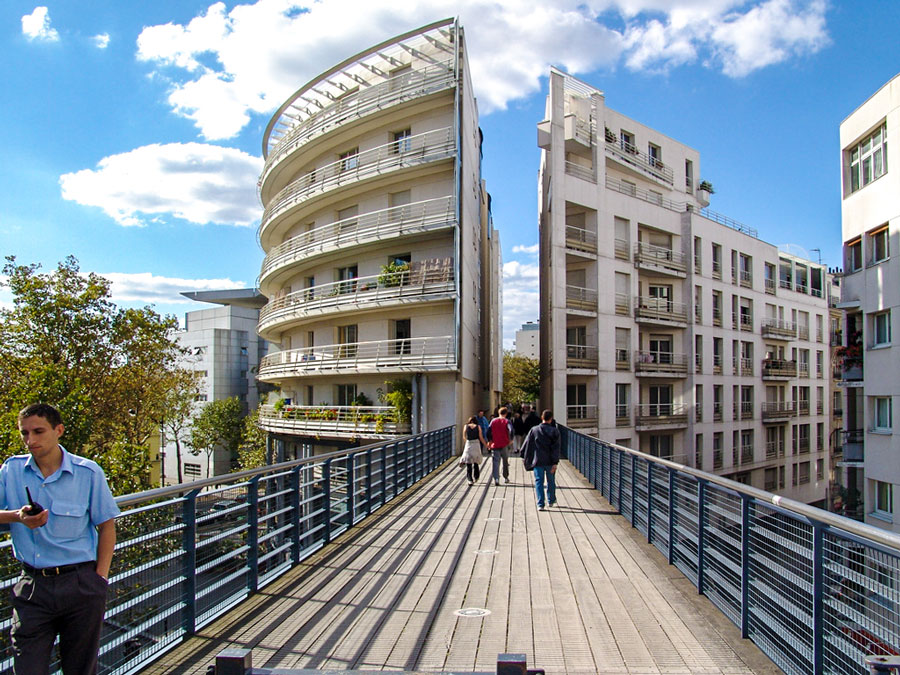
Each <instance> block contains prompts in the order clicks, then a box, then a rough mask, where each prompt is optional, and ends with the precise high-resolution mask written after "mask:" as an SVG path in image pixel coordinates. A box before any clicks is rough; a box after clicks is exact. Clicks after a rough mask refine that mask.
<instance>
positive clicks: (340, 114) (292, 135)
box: [259, 59, 456, 186]
mask: <svg viewBox="0 0 900 675" xmlns="http://www.w3.org/2000/svg"><path fill="white" fill-rule="evenodd" d="M455 86H456V74H455V73H454V69H453V60H452V59H447V60H445V61H442V62H439V63H435V64H432V65H429V66H427V67H425V68H420V69H417V70H411V71H409V72H406V73H403V74H402V75H400V76H397V77H392V78H389V79H386V80H384V81H383V82H379V83H377V84H371V85H368V86H367V87H366V88H365V89H360V90H359V91H356V92H353V93H349V94H346V95H344V96H341V97H339V98H338V99H337V100H335V101H333V102H332V103H331V104H330V105H325V106H324V107H323V108H321V109H320V108H319V107H318V106H319V105H322V104H321V103H317V104H316V105H315V106H307V108H306V112H307V114H309V116H308V117H306V118H305V119H303V120H302V121H300V122H299V123H296V124H294V125H293V126H291V127H289V128H287V130H286V131H284V133H283V134H281V133H279V132H280V130H279V129H275V130H273V134H272V136H271V137H270V138H269V139H268V142H269V148H268V152H267V154H266V162H265V164H264V165H263V170H262V174H261V176H260V179H259V183H260V186H263V185H265V182H266V179H267V178H268V177H269V174H270V173H271V171H272V169H273V168H274V167H275V166H276V165H277V164H279V163H281V162H282V161H283V160H285V159H287V158H288V157H290V156H291V155H292V154H293V153H295V152H296V151H297V150H298V149H300V148H301V147H303V145H304V144H306V143H308V142H309V141H311V140H313V139H314V138H317V137H319V136H322V135H323V134H325V133H327V132H329V131H331V130H332V129H334V128H337V127H340V126H343V125H346V124H348V123H350V122H354V121H356V120H360V119H362V118H364V117H367V116H369V115H373V114H376V113H380V112H383V111H385V110H387V109H389V108H392V107H394V106H397V105H399V104H401V103H405V102H407V101H410V100H414V99H421V98H424V97H426V96H430V95H432V94H435V93H437V92H440V91H444V90H448V89H452V88H453V87H455ZM282 124H284V123H283V122H282Z"/></svg>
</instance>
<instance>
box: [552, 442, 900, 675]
mask: <svg viewBox="0 0 900 675" xmlns="http://www.w3.org/2000/svg"><path fill="white" fill-rule="evenodd" d="M561 432H562V447H563V452H564V454H565V456H567V458H568V459H569V460H570V461H571V462H572V463H573V465H574V466H575V467H576V468H577V469H579V470H580V471H581V472H582V473H583V474H584V475H585V477H586V478H587V479H588V481H590V482H591V483H592V484H593V485H594V486H595V487H596V488H597V489H598V490H600V492H601V494H602V495H603V496H604V497H605V498H606V499H607V500H608V501H609V502H610V504H612V506H613V507H615V508H617V509H618V511H619V513H620V514H621V515H623V516H624V517H626V518H627V519H628V520H629V521H630V522H631V524H632V525H633V526H634V527H635V528H637V529H638V530H639V531H640V532H641V533H642V534H644V535H645V536H646V537H647V541H648V542H649V543H651V544H653V545H654V546H656V547H657V549H659V551H660V552H661V553H662V554H663V555H665V556H666V557H667V558H668V560H669V563H670V564H672V565H674V566H675V567H677V568H678V569H679V570H680V571H681V572H682V573H683V574H684V575H685V577H687V578H688V579H689V580H690V581H691V582H692V583H693V584H694V585H695V586H696V587H697V589H698V590H699V591H700V593H702V594H704V595H706V596H707V597H708V598H709V600H710V601H711V602H712V603H713V604H714V605H715V606H716V607H718V609H719V610H720V611H722V612H723V613H724V614H725V616H727V617H728V618H729V619H730V620H731V621H733V622H734V623H735V624H736V625H737V626H738V627H739V628H740V630H741V635H742V637H744V638H748V639H750V640H752V641H753V642H754V643H755V644H756V645H757V646H758V647H759V648H760V649H761V650H762V651H763V652H764V653H765V654H766V655H767V656H768V657H769V658H770V659H772V661H773V662H774V663H775V664H776V665H777V666H778V667H779V668H781V669H782V670H783V671H784V672H786V673H789V674H791V675H795V674H796V675H803V674H806V673H841V674H842V675H843V674H852V673H858V674H859V675H864V674H865V673H868V672H869V670H868V668H867V667H866V665H865V657H866V655H867V654H900V607H898V603H897V591H896V589H895V581H894V580H895V579H896V578H897V577H898V575H900V537H898V536H897V535H894V534H891V533H889V532H886V531H884V530H879V529H877V528H874V527H870V526H867V525H864V524H862V523H858V522H855V521H853V520H850V519H848V518H844V517H842V516H837V515H834V514H831V513H828V512H826V511H822V510H820V509H816V508H814V507H811V506H807V505H805V504H801V503H799V502H795V501H792V500H789V499H785V498H783V497H778V496H775V495H773V494H771V493H769V492H764V491H763V490H759V489H756V488H753V487H750V486H747V485H742V484H740V483H737V482H735V481H731V480H728V479H726V478H722V477H719V476H716V475H714V474H709V473H704V472H702V471H698V470H696V469H692V468H690V467H687V466H683V465H680V464H675V463H672V462H667V461H665V460H662V459H658V458H654V457H651V456H649V455H646V454H643V453H640V452H636V451H634V450H631V449H629V448H624V447H622V446H617V445H613V444H611V443H607V442H604V441H600V440H598V439H596V438H591V437H589V436H585V435H583V434H579V433H577V432H575V431H572V430H571V429H568V428H565V427H562V428H561Z"/></svg>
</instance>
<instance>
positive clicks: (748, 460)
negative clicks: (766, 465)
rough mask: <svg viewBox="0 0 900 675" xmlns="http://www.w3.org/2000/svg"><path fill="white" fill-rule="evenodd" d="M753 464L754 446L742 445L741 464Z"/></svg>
mask: <svg viewBox="0 0 900 675" xmlns="http://www.w3.org/2000/svg"><path fill="white" fill-rule="evenodd" d="M752 463H753V446H752V445H742V446H741V464H752Z"/></svg>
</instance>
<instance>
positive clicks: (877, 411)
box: [872, 396, 894, 432]
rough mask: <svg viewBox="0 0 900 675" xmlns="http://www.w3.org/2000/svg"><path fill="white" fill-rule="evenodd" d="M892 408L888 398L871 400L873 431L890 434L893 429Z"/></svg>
mask: <svg viewBox="0 0 900 675" xmlns="http://www.w3.org/2000/svg"><path fill="white" fill-rule="evenodd" d="M892 408H893V404H892V399H891V397H890V396H876V397H874V398H873V399H872V409H873V413H874V430H875V431H882V432H890V431H891V430H892V429H893V428H894V424H893V410H892Z"/></svg>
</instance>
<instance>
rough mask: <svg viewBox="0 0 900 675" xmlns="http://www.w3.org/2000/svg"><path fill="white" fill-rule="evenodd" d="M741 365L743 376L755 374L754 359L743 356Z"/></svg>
mask: <svg viewBox="0 0 900 675" xmlns="http://www.w3.org/2000/svg"><path fill="white" fill-rule="evenodd" d="M740 366H741V376H743V377H747V376H752V375H753V359H748V358H744V357H741V359H740Z"/></svg>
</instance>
